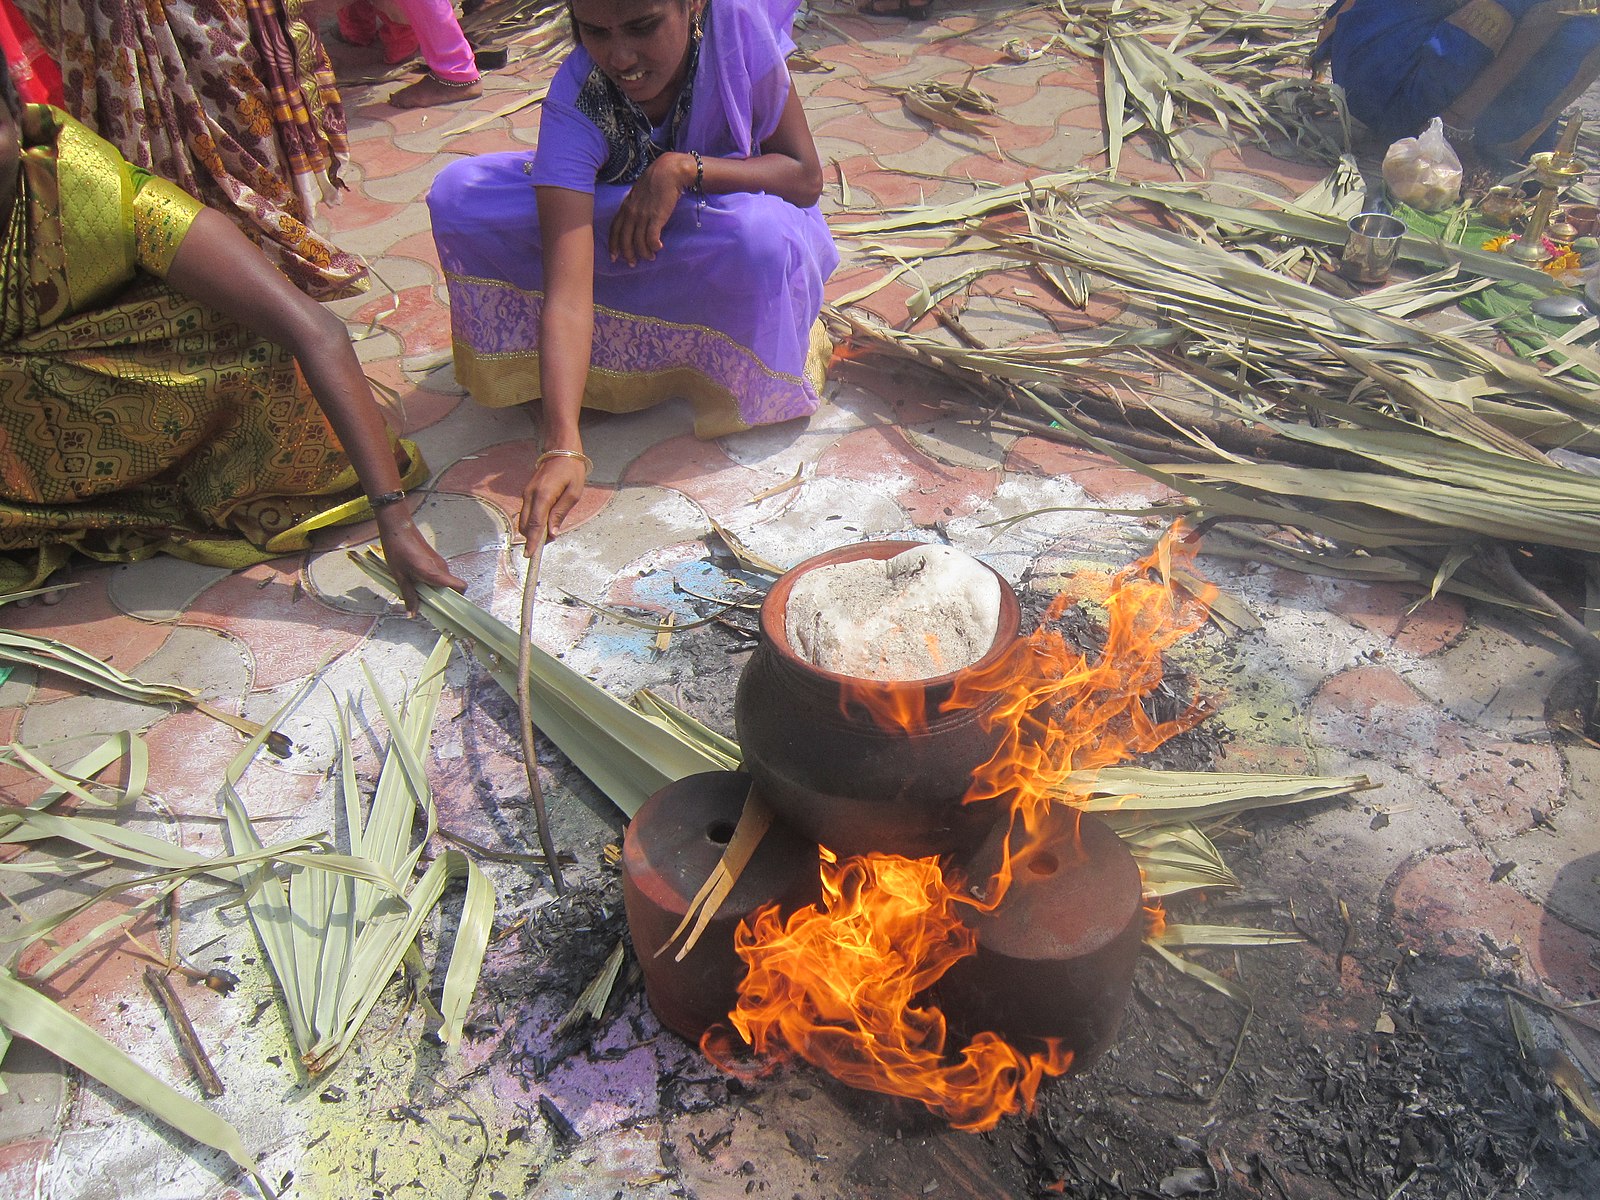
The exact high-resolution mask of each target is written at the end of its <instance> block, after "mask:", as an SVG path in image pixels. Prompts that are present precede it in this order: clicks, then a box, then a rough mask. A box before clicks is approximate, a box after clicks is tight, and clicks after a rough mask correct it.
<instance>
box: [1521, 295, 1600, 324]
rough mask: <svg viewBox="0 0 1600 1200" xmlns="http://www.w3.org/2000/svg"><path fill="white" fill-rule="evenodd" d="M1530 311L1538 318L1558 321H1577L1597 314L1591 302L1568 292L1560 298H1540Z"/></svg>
mask: <svg viewBox="0 0 1600 1200" xmlns="http://www.w3.org/2000/svg"><path fill="white" fill-rule="evenodd" d="M1528 309H1529V311H1530V312H1532V313H1533V315H1534V316H1536V317H1549V318H1551V319H1552V320H1556V321H1576V320H1577V319H1578V318H1579V317H1587V316H1589V315H1591V314H1595V313H1596V310H1595V309H1594V308H1592V307H1591V306H1590V304H1589V301H1588V300H1586V299H1585V298H1584V297H1583V296H1582V295H1580V294H1578V293H1576V292H1567V293H1564V294H1562V295H1560V296H1540V297H1539V298H1538V299H1537V300H1535V301H1534V302H1533V303H1532V304H1530V305H1528ZM1597 315H1600V314H1597Z"/></svg>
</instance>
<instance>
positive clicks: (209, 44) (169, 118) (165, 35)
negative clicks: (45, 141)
mask: <svg viewBox="0 0 1600 1200" xmlns="http://www.w3.org/2000/svg"><path fill="white" fill-rule="evenodd" d="M17 6H18V8H20V9H21V10H22V13H23V15H24V16H26V17H27V19H28V20H29V22H30V23H31V24H32V25H33V28H34V31H35V32H36V33H37V35H38V36H39V39H40V40H41V41H42V42H43V43H44V44H45V46H46V47H47V48H48V49H49V50H50V52H51V53H52V54H53V55H54V56H55V57H56V60H57V61H58V62H59V63H60V64H61V70H62V75H63V77H64V80H65V91H66V95H67V97H68V100H69V104H70V111H71V113H72V115H73V116H75V117H77V118H78V119H79V120H81V121H82V122H83V123H84V124H86V125H88V126H89V127H90V128H91V129H94V130H95V131H96V132H97V133H99V134H100V135H101V136H102V137H104V138H105V139H106V140H108V141H109V142H111V143H112V144H113V145H114V146H116V147H117V149H118V150H120V151H121V152H122V153H123V155H124V156H125V157H126V158H127V159H128V161H129V162H131V163H134V164H135V165H137V166H141V167H145V168H147V169H149V170H150V171H152V172H153V173H154V174H156V175H159V176H161V177H162V178H165V179H169V180H171V181H172V182H174V183H176V184H178V185H179V186H180V187H181V188H183V190H184V191H186V192H189V193H190V194H192V195H194V196H196V197H197V198H198V199H200V200H201V201H203V202H204V203H205V204H207V205H208V206H210V207H212V208H216V209H218V210H219V211H221V212H223V213H225V214H227V215H228V216H231V217H232V218H233V219H234V220H235V222H236V223H237V224H238V225H239V226H240V228H242V229H243V230H244V232H245V233H246V234H247V235H248V236H249V237H250V238H251V240H252V241H254V242H255V243H256V244H257V245H259V246H260V247H261V248H262V249H263V250H264V251H265V252H266V254H267V256H268V257H269V258H271V259H272V260H273V261H274V262H275V263H277V265H278V266H279V267H280V268H281V269H282V270H283V271H284V273H285V274H286V275H288V276H289V278H290V279H291V280H293V281H294V283H295V284H296V285H297V286H298V287H299V288H300V289H301V290H302V291H304V292H306V293H307V294H308V295H310V296H312V297H314V298H316V299H319V300H330V299H336V298H338V297H341V296H349V295H353V294H355V293H357V292H360V291H363V290H365V288H366V266H365V264H363V263H362V262H361V261H360V260H359V259H358V258H356V257H355V256H353V255H350V254H346V253H344V252H343V251H341V250H339V249H337V248H336V247H334V246H332V245H331V244H329V243H328V242H326V241H325V240H323V238H321V237H320V236H319V235H318V234H316V233H315V232H314V231H313V230H311V229H310V228H308V222H309V220H310V217H311V213H312V211H313V210H314V208H315V205H316V203H317V201H318V199H319V198H320V197H321V196H322V195H324V194H326V193H328V192H330V191H331V189H332V188H334V187H336V186H338V171H339V167H340V164H342V163H343V162H344V161H345V160H346V159H347V158H348V157H349V147H348V142H347V139H346V126H345V118H344V108H343V105H342V103H341V102H340V100H339V93H338V89H337V87H336V86H335V85H334V81H333V72H332V68H331V66H330V65H329V62H328V58H327V53H326V52H325V51H324V50H323V48H322V45H321V43H320V42H319V41H318V40H317V37H316V35H315V33H314V32H313V31H312V30H311V28H310V26H309V25H308V24H307V23H306V22H305V21H304V20H303V19H302V18H301V16H300V7H301V0H167V2H166V3H162V2H160V0H94V2H93V3H67V2H65V0H17Z"/></svg>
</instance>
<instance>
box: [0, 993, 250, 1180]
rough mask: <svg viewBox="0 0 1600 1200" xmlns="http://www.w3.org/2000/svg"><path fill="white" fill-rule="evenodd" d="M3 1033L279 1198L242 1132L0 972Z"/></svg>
mask: <svg viewBox="0 0 1600 1200" xmlns="http://www.w3.org/2000/svg"><path fill="white" fill-rule="evenodd" d="M0 1028H3V1029H4V1031H5V1034H6V1038H7V1040H9V1039H10V1038H11V1037H13V1036H15V1037H25V1038H27V1039H28V1040H29V1041H30V1042H33V1043H35V1044H36V1045H38V1046H40V1047H42V1048H43V1049H45V1050H47V1051H48V1052H49V1053H51V1054H53V1055H55V1056H56V1057H57V1058H59V1059H61V1060H62V1061H63V1062H68V1063H71V1064H72V1065H73V1066H75V1067H77V1068H78V1069H79V1070H80V1071H82V1072H83V1073H84V1074H85V1075H89V1076H91V1077H92V1078H94V1079H97V1080H99V1081H100V1082H101V1083H103V1084H104V1085H105V1086H106V1087H108V1088H110V1089H111V1090H112V1091H114V1092H116V1093H118V1094H119V1095H121V1096H123V1097H125V1098H126V1099H127V1100H129V1101H131V1102H132V1103H134V1104H137V1105H138V1106H139V1107H140V1108H142V1109H144V1110H145V1111H146V1112H148V1113H149V1114H150V1115H151V1116H153V1117H155V1118H156V1119H157V1120H159V1121H161V1122H162V1123H163V1124H165V1125H168V1126H170V1127H171V1128H173V1129H176V1130H177V1131H178V1132H179V1133H181V1134H183V1135H184V1136H185V1137H188V1138H192V1139H193V1140H194V1141H197V1142H200V1143H202V1144H203V1145H207V1146H210V1147H211V1148H212V1149H214V1150H219V1151H221V1152H222V1153H223V1154H226V1155H227V1156H228V1157H229V1158H230V1159H232V1160H233V1161H234V1163H236V1164H237V1165H238V1166H239V1167H240V1168H241V1169H243V1170H244V1171H246V1172H248V1173H249V1175H250V1177H251V1178H252V1179H253V1180H254V1181H255V1184H256V1186H257V1187H258V1188H260V1189H261V1193H262V1195H264V1196H267V1197H269V1198H271V1197H275V1196H276V1195H277V1193H276V1192H275V1191H273V1189H272V1187H271V1186H270V1185H269V1184H268V1183H267V1181H266V1179H265V1178H263V1177H262V1175H261V1171H260V1168H259V1167H258V1166H257V1164H256V1161H255V1159H254V1157H253V1156H252V1155H251V1154H250V1151H249V1150H248V1149H246V1148H245V1144H244V1140H243V1139H242V1138H241V1137H240V1136H239V1131H238V1130H237V1129H235V1128H234V1127H233V1126H232V1125H231V1124H229V1123H228V1122H227V1121H225V1120H223V1119H222V1118H221V1117H219V1116H218V1115H217V1114H216V1113H214V1112H212V1111H211V1109H209V1108H207V1107H206V1106H205V1105H203V1104H198V1103H196V1102H195V1101H193V1100H191V1099H189V1097H187V1096H185V1095H184V1094H183V1093H182V1092H180V1091H178V1090H177V1089H175V1088H174V1087H172V1085H171V1084H168V1083H166V1082H164V1081H163V1080H161V1079H158V1078H157V1077H156V1076H155V1075H152V1074H151V1073H150V1072H149V1071H148V1070H147V1069H146V1068H144V1067H143V1066H141V1065H140V1064H139V1063H137V1062H135V1061H134V1060H133V1058H131V1057H130V1056H129V1055H128V1054H127V1052H126V1051H124V1050H122V1049H121V1048H120V1047H118V1046H116V1045H114V1044H113V1043H111V1042H109V1041H107V1040H106V1039H105V1038H104V1037H102V1036H101V1035H100V1034H99V1033H97V1032H95V1030H94V1029H92V1028H90V1027H89V1026H88V1025H86V1024H85V1023H84V1022H83V1021H81V1020H80V1019H79V1018H77V1017H75V1016H73V1015H72V1014H71V1013H69V1012H67V1011H66V1010H65V1009H63V1008H62V1007H61V1006H60V1005H58V1004H56V1003H55V1002H54V1001H52V1000H50V999H48V998H46V997H45V996H43V995H41V994H40V993H38V992H36V991H34V990H33V989H32V988H30V987H27V986H25V985H24V984H22V983H20V982H18V981H17V979H16V978H15V977H14V976H13V975H12V974H11V973H10V972H9V971H0Z"/></svg>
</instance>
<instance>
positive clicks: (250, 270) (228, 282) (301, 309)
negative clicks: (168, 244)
mask: <svg viewBox="0 0 1600 1200" xmlns="http://www.w3.org/2000/svg"><path fill="white" fill-rule="evenodd" d="M167 282H168V283H170V284H171V285H172V286H173V287H175V288H177V289H178V290H179V291H180V292H183V293H184V294H185V295H187V296H190V297H192V298H193V299H195V300H198V301H200V302H201V303H202V304H205V305H208V306H209V307H211V308H214V309H216V310H217V311H218V312H220V313H222V314H223V315H225V316H228V317H231V318H233V319H234V320H235V321H238V322H239V324H241V325H243V326H245V327H246V328H247V329H250V330H251V331H253V332H254V333H256V334H257V335H259V336H260V337H263V338H266V339H267V340H268V341H271V342H276V343H277V344H279V345H281V346H283V347H284V348H285V349H287V350H288V351H289V352H290V353H291V354H293V355H294V357H295V361H296V362H298V363H299V364H300V370H301V372H302V373H303V374H304V375H305V379H306V383H307V384H308V385H309V386H310V388H311V394H312V395H313V396H315V397H316V399H317V403H318V404H319V405H321V406H322V411H323V412H324V413H325V414H326V415H327V418H328V423H329V424H330V425H332V426H333V431H334V433H335V434H337V435H338V438H339V443H340V445H342V446H343V447H344V451H345V453H346V454H347V455H348V456H349V458H350V463H351V465H352V466H353V467H354V468H355V471H356V475H357V476H358V477H359V478H360V480H361V486H362V488H364V489H365V490H366V493H367V495H369V496H380V495H382V494H384V493H385V492H394V491H398V490H400V472H399V470H398V468H397V467H396V465H395V460H394V453H393V451H392V450H391V449H390V445H389V436H388V427H387V426H386V425H385V423H384V419H383V414H382V412H380V411H379V409H378V405H377V402H376V401H375V400H374V399H373V397H372V388H371V386H370V385H369V384H368V383H367V377H366V375H365V374H364V373H363V372H362V370H361V363H360V361H359V360H358V359H357V358H356V353H355V349H354V348H353V347H352V346H351V345H350V333H349V331H348V330H347V329H346V328H345V326H344V322H343V321H341V320H340V319H339V318H338V317H337V316H335V315H334V314H333V313H331V312H329V311H328V310H327V309H326V308H324V307H322V305H320V304H318V303H317V302H316V301H314V300H312V299H310V298H309V297H308V296H306V295H305V293H303V292H301V291H300V290H299V289H298V288H296V287H295V286H294V285H293V284H291V283H290V282H289V281H288V279H286V278H285V277H284V276H283V274H282V273H281V272H279V271H278V269H277V268H276V267H274V266H273V265H272V264H271V263H270V262H268V261H267V259H266V258H265V257H264V256H263V255H262V253H261V251H260V250H258V249H256V247H255V245H254V244H253V243H252V242H251V241H250V240H249V239H248V238H246V237H245V236H244V234H242V233H240V232H239V230H238V228H237V227H236V226H235V225H234V224H233V223H232V222H231V221H229V220H228V219H227V218H226V217H224V216H222V215H221V214H220V213H217V212H215V211H213V210H211V209H209V208H208V209H203V210H201V212H200V213H199V215H197V216H196V217H195V219H194V224H193V225H191V226H190V228H189V231H188V233H187V234H186V235H185V236H184V239H183V242H182V243H181V244H180V245H179V246H178V251H177V254H176V255H175V256H174V258H173V260H172V266H171V267H170V269H169V270H168V271H167ZM377 520H378V533H379V536H380V537H381V538H382V539H383V554H384V558H385V559H386V560H388V563H389V567H390V569H391V570H392V571H393V572H394V574H395V579H396V581H397V582H398V583H399V585H400V594H401V596H402V597H403V598H404V600H405V603H406V608H407V609H408V610H409V611H412V612H415V611H416V606H417V589H416V585H417V584H418V583H430V584H434V585H436V586H438V587H448V588H455V589H456V590H457V591H461V590H462V588H463V587H464V586H465V585H464V584H463V583H462V582H461V580H459V579H457V578H456V577H455V576H454V575H453V574H451V573H450V568H449V567H448V566H447V565H446V564H445V561H444V559H442V558H440V557H439V555H438V554H437V553H436V552H435V551H434V549H433V547H432V546H430V545H428V543H427V540H426V539H425V538H423V536H422V534H421V533H420V532H419V531H418V530H417V527H416V525H415V524H414V523H413V522H412V520H411V514H410V512H409V511H407V509H406V506H405V505H404V504H388V505H385V506H383V507H382V508H379V509H378V510H377Z"/></svg>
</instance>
